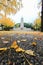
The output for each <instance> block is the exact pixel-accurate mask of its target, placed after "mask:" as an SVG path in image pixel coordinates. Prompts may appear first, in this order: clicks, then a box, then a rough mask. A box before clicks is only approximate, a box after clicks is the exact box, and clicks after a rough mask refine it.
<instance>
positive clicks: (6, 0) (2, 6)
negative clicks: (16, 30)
mask: <svg viewBox="0 0 43 65" xmlns="http://www.w3.org/2000/svg"><path fill="white" fill-rule="evenodd" d="M21 7H22V0H18V1H17V0H0V11H3V12H4V18H3V17H2V20H1V19H0V21H1V22H2V23H1V24H2V26H3V25H4V27H7V28H9V27H13V26H14V25H13V24H14V23H10V22H11V20H10V19H8V18H7V15H9V14H14V15H15V14H16V13H17V12H18V11H19V10H20V8H21ZM9 24H10V25H9Z"/></svg>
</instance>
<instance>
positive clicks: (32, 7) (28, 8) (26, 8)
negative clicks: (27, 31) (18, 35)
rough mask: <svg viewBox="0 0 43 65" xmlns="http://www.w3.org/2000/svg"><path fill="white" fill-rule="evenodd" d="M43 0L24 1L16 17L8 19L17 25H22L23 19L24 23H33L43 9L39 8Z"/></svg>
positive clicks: (10, 16) (12, 16) (12, 15)
mask: <svg viewBox="0 0 43 65" xmlns="http://www.w3.org/2000/svg"><path fill="white" fill-rule="evenodd" d="M40 1H41V0H22V4H23V7H22V8H21V9H20V10H19V11H18V12H17V13H16V14H15V15H14V14H11V15H9V16H8V17H9V18H11V20H12V21H13V22H15V23H20V22H21V18H23V20H24V22H27V23H33V22H34V21H35V19H36V18H37V17H38V14H37V13H38V12H39V11H41V7H40V8H37V5H38V3H39V2H40Z"/></svg>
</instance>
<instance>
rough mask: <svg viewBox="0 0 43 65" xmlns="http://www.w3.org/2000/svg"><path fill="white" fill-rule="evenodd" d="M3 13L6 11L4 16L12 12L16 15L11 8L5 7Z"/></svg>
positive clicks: (14, 10)
mask: <svg viewBox="0 0 43 65" xmlns="http://www.w3.org/2000/svg"><path fill="white" fill-rule="evenodd" d="M5 11H6V14H9V13H10V12H12V13H14V14H15V13H16V9H14V8H11V7H7V8H6V10H5Z"/></svg>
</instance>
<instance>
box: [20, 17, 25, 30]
mask: <svg viewBox="0 0 43 65" xmlns="http://www.w3.org/2000/svg"><path fill="white" fill-rule="evenodd" d="M20 29H24V20H23V17H22V18H21V23H20Z"/></svg>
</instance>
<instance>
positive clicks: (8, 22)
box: [0, 14, 14, 27]
mask: <svg viewBox="0 0 43 65" xmlns="http://www.w3.org/2000/svg"><path fill="white" fill-rule="evenodd" d="M0 15H1V14H0ZM1 16H2V18H1V19H0V24H2V25H4V26H9V27H13V26H14V23H13V22H12V21H11V20H10V19H9V18H6V17H5V16H3V15H1Z"/></svg>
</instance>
